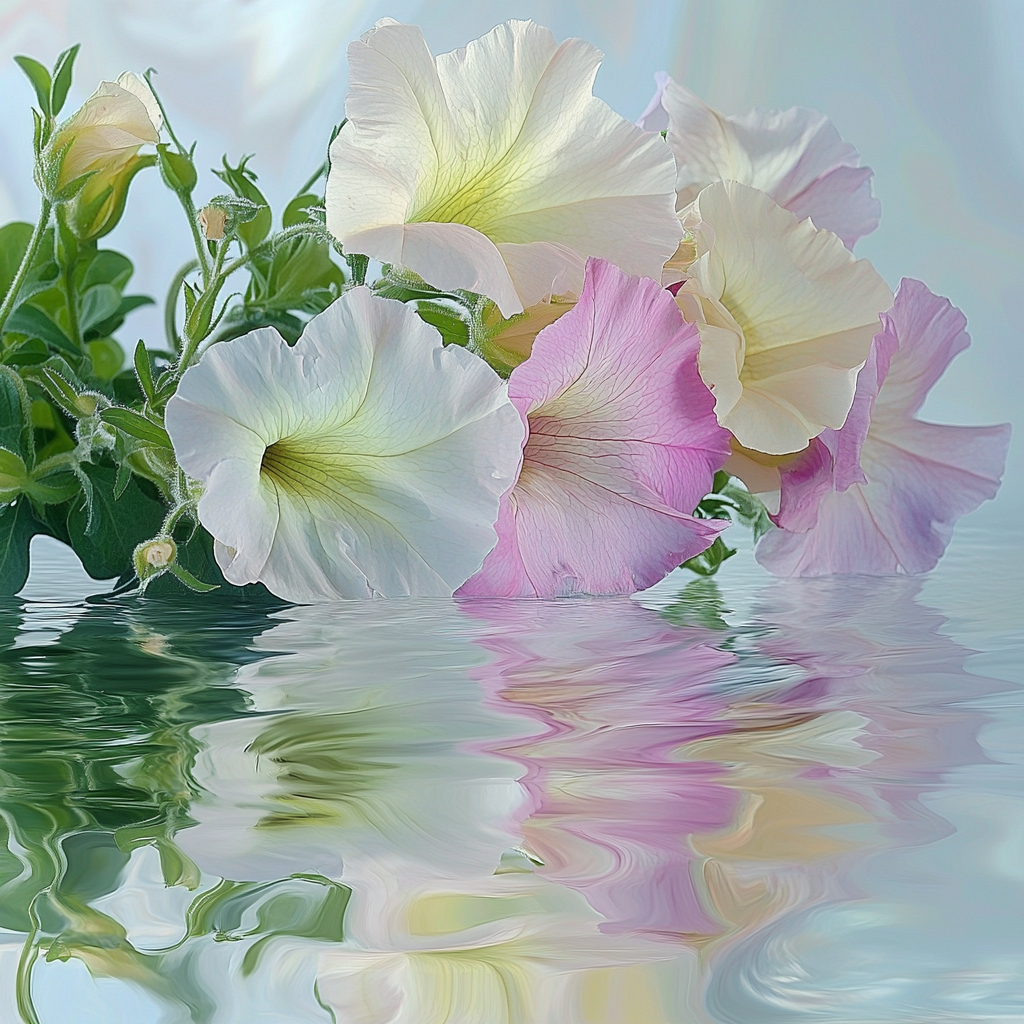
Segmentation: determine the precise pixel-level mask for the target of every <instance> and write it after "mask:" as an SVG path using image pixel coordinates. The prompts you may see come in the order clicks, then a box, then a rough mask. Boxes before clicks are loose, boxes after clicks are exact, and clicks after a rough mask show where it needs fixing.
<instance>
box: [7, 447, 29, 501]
mask: <svg viewBox="0 0 1024 1024" xmlns="http://www.w3.org/2000/svg"><path fill="white" fill-rule="evenodd" d="M31 482H32V481H31V478H30V477H29V475H28V467H27V466H26V465H25V460H24V459H23V458H22V457H21V456H20V455H18V454H17V452H12V451H8V450H7V449H6V448H0V503H6V502H8V501H13V500H14V499H15V498H17V497H18V495H19V494H22V493H24V492H25V491H26V490H28V488H29V485H30V484H31Z"/></svg>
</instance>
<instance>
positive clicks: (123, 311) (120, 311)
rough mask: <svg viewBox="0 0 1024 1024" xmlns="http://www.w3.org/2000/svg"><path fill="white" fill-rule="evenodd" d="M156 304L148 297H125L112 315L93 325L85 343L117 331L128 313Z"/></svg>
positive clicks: (87, 333)
mask: <svg viewBox="0 0 1024 1024" xmlns="http://www.w3.org/2000/svg"><path fill="white" fill-rule="evenodd" d="M155 304H156V303H155V302H154V301H153V300H152V299H151V298H150V297H149V296H148V295H125V296H124V297H123V298H122V299H121V302H120V304H119V305H118V307H117V309H115V310H114V312H113V314H112V315H111V316H110V317H108V318H107V319H106V320H101V321H100V322H99V323H98V324H94V325H93V326H92V327H91V328H89V330H88V331H87V332H86V341H93V340H95V339H96V338H102V337H106V336H108V335H111V334H113V333H114V331H116V330H118V328H120V327H121V326H122V325H123V324H124V321H125V317H127V316H128V314H129V313H131V312H132V311H134V310H136V309H138V308H139V307H140V306H153V305H155Z"/></svg>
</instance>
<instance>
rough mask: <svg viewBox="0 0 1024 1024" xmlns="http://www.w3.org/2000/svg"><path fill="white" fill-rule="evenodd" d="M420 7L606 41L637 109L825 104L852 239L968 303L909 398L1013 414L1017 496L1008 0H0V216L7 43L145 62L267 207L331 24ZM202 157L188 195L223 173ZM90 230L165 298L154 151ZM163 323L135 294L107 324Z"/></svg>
mask: <svg viewBox="0 0 1024 1024" xmlns="http://www.w3.org/2000/svg"><path fill="white" fill-rule="evenodd" d="M384 16H390V17H394V18H397V19H399V20H401V21H410V22H416V23H418V24H419V25H421V26H422V27H423V30H424V32H425V34H426V37H427V40H428V42H429V43H430V45H431V47H432V49H433V50H434V51H435V52H441V51H445V50H449V49H453V48H455V47H458V46H461V45H463V44H464V43H466V42H467V41H468V40H470V39H472V38H474V37H476V36H479V35H481V34H483V33H484V32H486V31H487V30H488V29H490V28H491V27H492V26H493V25H495V24H496V23H498V22H501V21H504V20H506V19H508V18H512V17H516V18H533V19H534V20H536V21H539V22H541V23H543V24H546V25H548V26H549V27H550V28H551V29H553V31H554V32H555V34H556V36H558V37H559V38H564V37H566V36H570V35H577V36H582V37H584V38H587V39H589V40H591V41H592V42H594V43H596V44H597V45H598V46H599V47H600V48H601V49H602V50H604V52H605V54H606V59H605V64H604V66H603V68H602V70H601V73H600V74H599V76H598V79H597V85H596V92H597V93H598V95H600V96H601V97H602V98H603V99H605V100H606V101H607V102H609V103H610V104H611V105H612V106H613V107H614V108H615V109H617V110H618V111H620V112H621V113H622V114H624V115H626V116H627V117H629V118H631V119H632V118H635V117H636V116H637V115H638V114H639V113H640V112H641V111H642V110H643V108H644V106H645V105H646V103H647V100H648V99H649V97H650V94H651V91H652V88H653V79H652V75H653V73H654V72H655V71H657V70H660V69H664V70H667V71H668V72H670V73H671V74H672V75H673V76H674V77H675V78H677V79H678V80H679V81H681V82H683V83H684V84H686V85H687V86H689V87H690V88H691V89H693V90H694V91H696V92H697V93H699V94H700V95H702V96H703V97H704V98H705V99H706V100H707V101H709V102H710V103H711V104H713V105H714V106H716V107H718V108H719V109H720V110H722V111H725V112H727V113H738V112H741V111H743V110H746V109H747V108H749V107H751V106H755V105H759V106H768V107H788V106H793V105H800V106H809V107H815V108H818V109H820V110H822V111H824V112H826V113H827V114H828V115H829V116H830V117H832V119H833V120H834V121H835V123H836V125H837V126H838V128H839V130H840V132H841V133H842V135H843V136H844V137H845V138H846V139H847V140H848V141H850V142H851V143H853V144H854V145H855V146H856V147H857V148H858V149H859V150H860V153H861V155H862V157H863V160H864V162H865V163H867V164H869V165H870V166H871V167H873V168H874V171H875V192H876V194H877V195H878V196H880V197H881V200H882V204H883V219H882V226H881V227H880V228H879V230H878V231H877V232H875V234H873V235H871V236H869V237H868V238H866V239H864V240H863V241H862V242H861V243H860V245H859V246H858V254H860V255H863V256H866V257H868V258H870V259H871V260H872V261H873V262H874V263H875V265H876V266H877V267H878V269H879V270H880V271H881V273H882V274H883V275H884V276H885V277H886V278H887V279H888V281H889V282H890V284H892V285H895V284H896V283H897V282H898V281H899V279H900V277H902V276H909V277H917V278H920V279H922V280H924V281H925V282H926V283H927V284H928V285H929V287H930V288H931V289H932V290H933V291H935V292H938V293H940V294H943V295H947V296H949V297H950V299H952V301H953V302H954V303H955V304H956V305H958V306H960V307H961V308H962V309H963V310H964V312H965V313H966V315H967V318H968V321H969V328H970V330H971V333H972V335H973V337H974V347H973V348H972V349H971V350H970V351H969V352H968V353H967V354H965V355H963V356H961V357H960V358H959V360H958V361H957V362H956V363H955V364H954V366H953V371H952V372H951V373H950V374H948V375H947V377H946V379H945V380H943V381H942V382H941V383H940V384H939V386H938V387H937V388H936V390H935V392H934V393H933V395H932V397H931V399H930V400H929V403H928V405H927V406H926V408H925V415H926V417H928V418H931V419H936V420H941V421H944V422H950V423H994V422H1004V421H1011V422H1014V421H1016V424H1017V433H1018V436H1017V437H1015V439H1014V443H1013V445H1012V447H1011V454H1010V465H1009V468H1008V472H1007V478H1006V483H1005V485H1004V489H1003V493H1002V496H1001V498H1000V500H999V501H998V502H997V503H995V504H994V505H989V506H986V507H983V509H982V510H981V511H979V512H978V513H975V516H974V519H975V521H976V522H986V523H992V524H993V525H995V524H997V523H998V522H1000V521H1005V520H1008V519H1009V518H1010V517H1011V516H1012V515H1013V514H1014V512H1015V511H1016V509H1017V508H1019V507H1020V505H1021V504H1022V503H1024V443H1022V442H1021V439H1020V436H1019V435H1020V431H1021V429H1022V428H1024V416H1021V414H1020V412H1019V408H1020V405H1021V390H1022V381H1024V346H1022V344H1021V337H1022V334H1024V287H1022V284H1021V282H1022V279H1024V3H1021V0H859V2H857V3H852V2H850V0H646V2H643V0H474V2H473V3H468V2H466V0H387V2H383V0H174V2H171V3H168V2H166V0H0V146H2V152H3V161H2V167H0V222H6V221H8V220H12V219H25V220H34V219H35V215H36V209H37V197H36V194H35V191H34V188H33V185H32V177H31V119H30V115H29V105H30V102H31V99H32V96H31V90H30V86H29V84H28V82H27V81H26V80H25V79H24V77H23V76H22V74H21V73H20V71H18V69H17V67H16V66H15V65H14V63H13V62H12V60H11V58H12V57H13V56H14V55H15V54H19V53H27V54H30V55H32V56H35V57H37V58H39V59H40V60H42V61H43V62H44V63H46V64H49V63H50V62H51V61H52V60H53V58H54V57H55V56H56V55H57V53H58V52H59V51H60V50H61V49H63V48H64V47H66V46H68V45H70V44H72V43H74V42H81V43H82V44H83V45H82V51H81V54H80V56H79V60H78V64H77V70H76V84H75V88H74V90H73V92H72V94H71V99H70V100H69V102H68V106H67V109H68V110H71V109H73V108H74V106H75V105H77V104H78V103H80V102H81V101H82V100H84V99H85V98H86V97H87V96H88V94H89V93H90V92H91V91H92V90H93V88H94V87H95V85H96V84H97V82H98V81H99V80H100V79H104V78H105V79H114V78H116V77H117V75H118V74H119V73H120V72H121V71H123V70H126V69H132V70H135V71H142V70H144V69H145V68H147V67H150V66H152V67H155V68H157V69H158V71H159V77H158V79H157V84H158V87H159V88H160V90H161V92H162V95H163V98H164V101H165V103H166V105H167V106H168V109H169V113H170V115H171V117H172V120H173V122H174V124H175V127H176V130H177V133H178V135H179V136H180V137H182V138H183V139H186V140H189V141H190V140H192V139H193V138H194V139H197V140H198V143H199V145H198V150H197V152H198V153H199V156H200V165H201V166H203V165H205V166H207V167H212V166H214V165H217V164H219V162H220V157H221V155H222V154H223V153H227V154H228V155H229V156H230V157H231V158H232V159H236V158H238V157H239V156H241V155H242V154H245V153H255V154H256V157H255V159H254V161H253V163H252V166H253V167H254V168H255V169H256V170H257V172H258V173H259V174H260V183H261V186H262V187H263V189H264V191H265V193H266V194H267V196H268V198H269V199H270V200H271V202H272V203H273V204H274V205H275V208H276V209H278V210H279V209H280V204H281V203H282V202H284V201H287V199H288V198H289V197H290V196H291V195H292V194H294V192H295V191H296V190H297V189H298V188H299V186H300V185H301V184H302V182H303V181H304V180H305V179H306V178H307V177H308V176H309V174H310V173H311V171H312V170H313V169H314V168H315V167H316V165H317V164H318V163H319V162H320V161H321V160H322V159H323V156H324V150H325V146H326V144H327V140H328V138H329V134H330V130H331V127H332V126H333V125H334V124H335V123H337V122H338V121H340V120H341V118H342V116H343V113H344V98H345V83H346V74H347V72H346V58H345V48H346V45H347V44H348V42H349V41H351V40H352V39H354V38H356V37H357V36H358V35H359V34H360V33H361V32H363V31H365V30H366V29H368V28H369V27H370V26H371V25H372V24H373V23H374V21H376V20H377V19H378V18H380V17H384ZM222 190H223V188H222V186H221V185H220V183H219V182H217V181H216V179H214V178H213V177H212V176H208V179H207V181H206V182H204V183H201V184H200V186H199V188H198V190H197V192H196V198H197V200H200V201H201V200H202V199H203V198H204V196H205V195H213V194H214V193H215V192H220V191H222ZM108 244H112V245H114V246H117V247H119V248H122V249H123V250H124V251H125V252H127V254H128V255H130V256H131V258H132V259H133V260H134V261H135V263H136V266H137V268H138V272H137V277H136V279H135V281H134V282H133V287H132V289H131V290H132V291H146V292H149V293H150V294H152V295H154V296H156V297H158V298H159V299H161V301H162V296H163V293H164V290H165V288H166V286H167V282H168V281H169V279H170V277H171V275H172V274H173V272H174V271H175V270H176V269H177V267H178V266H179V265H180V264H181V263H182V262H184V261H185V260H186V259H187V258H188V257H189V249H190V242H189V238H188V236H187V232H186V228H185V225H184V224H183V223H182V221H181V213H180V210H179V209H178V207H177V205H176V202H175V200H174V198H173V196H172V195H171V194H170V193H169V192H168V191H166V190H165V189H164V188H163V187H162V185H161V183H160V180H159V177H158V175H157V174H156V172H155V171H150V172H147V173H145V174H143V175H141V176H140V177H139V178H138V179H136V183H135V185H134V186H133V189H132V194H131V198H130V200H129V207H128V212H127V215H126V217H125V220H124V222H123V223H122V225H121V226H120V227H119V228H118V229H117V231H116V233H115V234H114V235H112V236H111V237H110V239H109V242H108ZM140 335H141V336H144V337H147V338H151V339H152V341H153V343H154V344H156V343H159V340H160V339H161V338H162V333H161V330H160V326H159V316H158V314H157V312H156V311H154V310H143V311H140V312H139V313H137V314H135V315H134V317H133V318H132V319H130V320H129V321H128V323H127V325H126V326H125V328H124V329H123V330H122V332H121V340H122V343H128V344H131V343H132V342H133V341H134V339H135V338H136V337H138V336H140Z"/></svg>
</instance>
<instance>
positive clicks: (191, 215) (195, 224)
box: [142, 68, 210, 289]
mask: <svg viewBox="0 0 1024 1024" xmlns="http://www.w3.org/2000/svg"><path fill="white" fill-rule="evenodd" d="M155 73H156V72H155V71H154V69H153V68H149V70H147V71H146V73H145V74H144V75H143V76H142V77H143V78H144V79H145V80H146V85H148V86H149V90H150V92H151V93H152V94H153V99H155V100H156V105H157V106H158V107H159V108H160V113H161V115H162V116H163V119H164V127H165V128H166V129H167V134H168V135H169V136H170V137H171V142H173V143H174V145H175V146H176V147H177V149H178V152H179V153H180V154H181V155H182V156H187V157H188V158H189V159H191V155H190V153H189V151H188V150H187V149H186V148H185V147H184V146H183V145H182V144H181V142H180V141H179V140H178V136H177V135H175V134H174V129H173V128H172V127H171V120H170V118H169V117H168V116H167V111H166V110H165V109H164V104H163V100H161V99H160V94H159V93H158V92H157V91H156V88H155V86H154V85H153V75H154V74H155ZM176 195H177V196H178V199H179V200H180V201H181V206H182V209H184V211H185V217H186V218H187V219H188V226H189V228H190V229H191V231H192V241H193V242H194V243H195V247H196V253H197V254H198V256H199V267H200V269H201V270H202V272H203V288H204V289H205V288H208V287H209V285H210V254H209V253H208V252H207V251H206V245H205V244H204V239H203V236H202V235H201V234H200V233H199V221H198V216H197V213H196V207H195V203H193V202H192V197H191V196H190V195H188V194H187V193H184V192H177V191H176Z"/></svg>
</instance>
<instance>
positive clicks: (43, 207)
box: [0, 196, 53, 332]
mask: <svg viewBox="0 0 1024 1024" xmlns="http://www.w3.org/2000/svg"><path fill="white" fill-rule="evenodd" d="M52 208H53V204H52V203H51V202H50V200H49V199H47V198H46V197H45V196H44V197H43V199H42V201H41V203H40V205H39V220H38V221H36V227H35V230H34V231H33V232H32V237H31V238H30V239H29V243H28V248H27V249H26V250H25V255H24V256H23V257H22V259H21V265H20V266H19V267H18V272H17V273H16V274H15V275H14V280H13V281H12V282H11V287H10V288H8V289H7V294H6V295H5V296H4V301H3V305H0V332H2V331H3V329H4V324H6V323H7V318H8V317H9V316H10V315H11V310H13V309H14V303H15V301H16V299H17V298H18V292H20V291H21V286H22V284H24V283H25V277H26V276H27V275H28V272H29V270H30V269H31V268H32V264H33V262H34V261H35V258H36V252H37V251H38V249H39V243H40V242H41V241H42V239H43V233H44V232H45V231H46V226H47V225H48V224H49V223H50V210H51V209H52Z"/></svg>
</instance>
